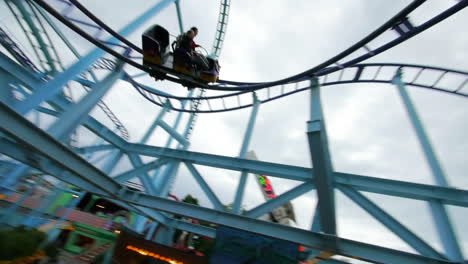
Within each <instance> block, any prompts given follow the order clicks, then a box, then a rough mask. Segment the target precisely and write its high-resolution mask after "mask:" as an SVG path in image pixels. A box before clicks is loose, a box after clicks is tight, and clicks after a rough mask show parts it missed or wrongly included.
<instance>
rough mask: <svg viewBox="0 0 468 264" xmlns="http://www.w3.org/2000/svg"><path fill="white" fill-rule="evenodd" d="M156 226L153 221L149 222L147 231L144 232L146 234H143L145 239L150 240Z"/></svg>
mask: <svg viewBox="0 0 468 264" xmlns="http://www.w3.org/2000/svg"><path fill="white" fill-rule="evenodd" d="M156 226H157V224H156V223H155V222H153V223H151V224H150V226H149V230H148V233H146V236H145V239H146V240H151V238H152V237H153V236H154V231H155V230H156Z"/></svg>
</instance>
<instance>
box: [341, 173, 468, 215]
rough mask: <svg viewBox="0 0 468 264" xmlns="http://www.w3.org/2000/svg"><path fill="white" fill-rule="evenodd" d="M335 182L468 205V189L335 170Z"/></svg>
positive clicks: (408, 196)
mask: <svg viewBox="0 0 468 264" xmlns="http://www.w3.org/2000/svg"><path fill="white" fill-rule="evenodd" d="M335 182H336V183H338V184H343V185H347V186H350V187H353V188H354V189H356V190H360V191H365V192H373V193H380V194H386V195H392V196H398V197H404V198H410V199H416V200H422V201H432V200H437V201H440V202H441V203H444V204H448V205H455V206H462V207H468V190H462V189H456V188H451V187H440V186H434V185H428V184H420V183H411V182H404V181H397V180H389V179H381V178H374V177H369V176H360V175H354V174H349V173H341V172H335Z"/></svg>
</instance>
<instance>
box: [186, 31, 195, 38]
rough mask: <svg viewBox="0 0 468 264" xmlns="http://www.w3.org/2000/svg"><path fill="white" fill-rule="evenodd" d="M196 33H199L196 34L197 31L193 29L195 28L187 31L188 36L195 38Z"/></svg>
mask: <svg viewBox="0 0 468 264" xmlns="http://www.w3.org/2000/svg"><path fill="white" fill-rule="evenodd" d="M196 35H197V34H196V33H195V31H193V30H189V31H187V36H188V37H189V38H194V37H195V36H196Z"/></svg>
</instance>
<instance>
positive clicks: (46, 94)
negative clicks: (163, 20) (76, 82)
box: [15, 0, 174, 114]
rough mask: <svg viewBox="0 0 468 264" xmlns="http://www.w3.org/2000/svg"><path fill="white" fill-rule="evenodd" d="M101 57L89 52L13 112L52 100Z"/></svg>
mask: <svg viewBox="0 0 468 264" xmlns="http://www.w3.org/2000/svg"><path fill="white" fill-rule="evenodd" d="M171 2H174V0H162V1H160V2H158V3H157V4H155V5H154V6H152V7H151V8H149V9H147V11H146V12H145V13H143V14H142V15H141V16H139V17H138V18H137V19H135V20H134V21H132V22H131V23H129V24H128V25H126V26H125V27H124V28H123V29H122V30H120V31H119V34H120V35H122V36H128V35H129V34H130V33H132V32H133V31H135V30H136V29H137V28H138V27H139V26H141V25H143V24H144V23H145V22H146V21H147V20H149V19H150V18H151V17H152V16H154V15H155V14H157V13H158V12H160V11H161V10H162V9H163V8H165V7H166V6H167V5H168V4H169V3H171ZM107 41H108V42H114V41H115V38H114V37H111V38H110V39H108V40H107ZM102 55H104V51H103V50H101V49H99V48H96V49H94V50H92V51H90V52H89V53H88V54H87V55H85V56H83V57H82V58H81V59H80V60H79V61H78V62H76V63H75V64H73V65H72V66H70V67H69V68H68V69H66V70H65V71H63V72H61V73H60V74H57V75H56V76H55V78H54V79H52V80H50V81H49V82H47V83H45V84H42V85H39V86H38V87H37V89H36V90H37V91H36V93H34V94H33V95H31V96H30V97H28V98H26V100H24V101H23V102H21V103H19V104H18V105H17V107H16V108H15V110H16V111H17V112H18V113H21V114H25V113H27V112H29V111H30V110H31V109H34V108H36V107H37V106H38V105H39V104H40V103H42V102H44V101H47V100H50V99H52V98H53V97H54V96H55V95H57V94H58V93H59V92H60V91H61V89H62V88H63V87H64V86H65V85H66V84H67V83H68V82H69V81H70V80H73V79H74V78H75V77H76V76H78V75H79V74H80V73H82V72H84V71H86V70H87V69H88V68H89V67H90V66H91V65H92V64H93V63H94V62H95V61H96V60H97V59H99V58H100V57H102Z"/></svg>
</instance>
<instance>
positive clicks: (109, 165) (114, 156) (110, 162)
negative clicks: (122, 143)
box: [102, 150, 124, 175]
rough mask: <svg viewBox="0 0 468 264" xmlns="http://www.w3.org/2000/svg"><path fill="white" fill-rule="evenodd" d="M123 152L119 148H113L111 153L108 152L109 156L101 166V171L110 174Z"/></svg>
mask: <svg viewBox="0 0 468 264" xmlns="http://www.w3.org/2000/svg"><path fill="white" fill-rule="evenodd" d="M123 154H124V153H123V152H122V151H120V150H115V151H113V152H112V153H111V154H109V158H108V159H107V161H106V163H105V164H104V165H103V166H102V171H104V172H105V173H106V174H107V175H111V174H112V171H113V170H114V169H115V166H116V165H117V163H118V162H119V160H120V159H121V158H122V157H123Z"/></svg>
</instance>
